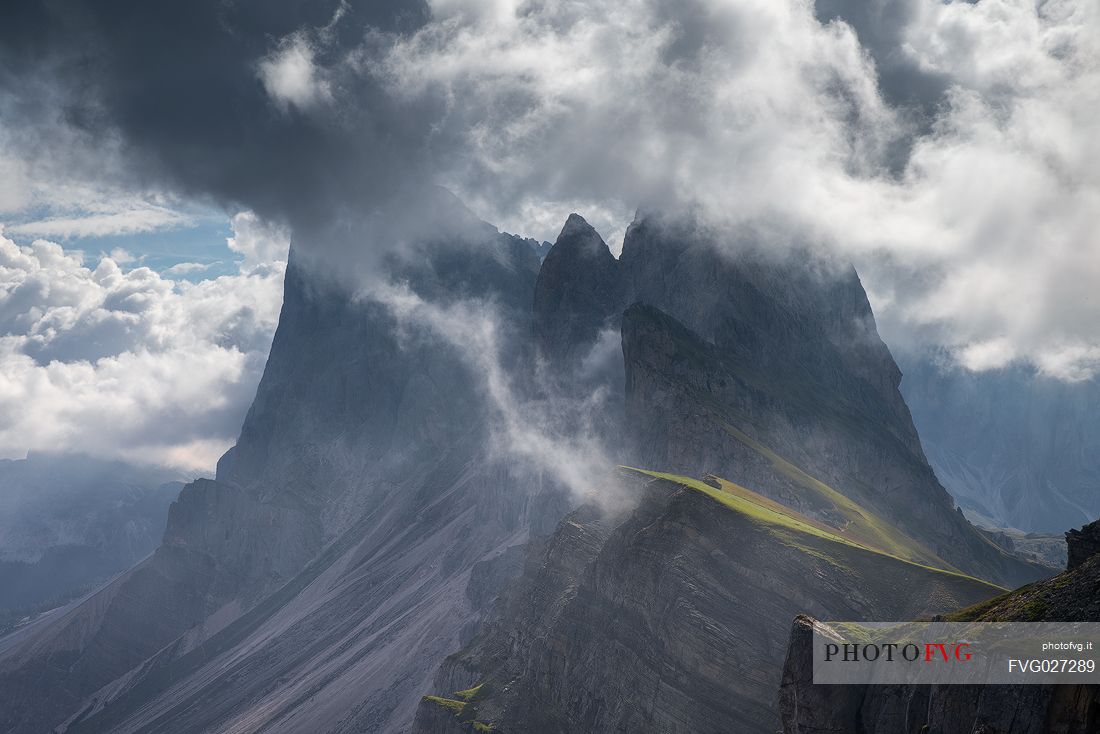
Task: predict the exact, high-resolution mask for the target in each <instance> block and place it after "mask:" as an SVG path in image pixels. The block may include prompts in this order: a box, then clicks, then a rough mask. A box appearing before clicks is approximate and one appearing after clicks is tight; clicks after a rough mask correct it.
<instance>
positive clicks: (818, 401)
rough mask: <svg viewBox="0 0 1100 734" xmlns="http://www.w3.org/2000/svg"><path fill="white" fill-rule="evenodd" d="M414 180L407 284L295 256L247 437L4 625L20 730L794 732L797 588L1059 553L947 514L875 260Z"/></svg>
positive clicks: (926, 602) (850, 607)
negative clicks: (521, 202)
mask: <svg viewBox="0 0 1100 734" xmlns="http://www.w3.org/2000/svg"><path fill="white" fill-rule="evenodd" d="M423 207H424V216H425V219H427V220H434V221H437V222H444V223H446V224H447V231H448V232H449V233H450V234H449V235H448V236H446V237H441V236H433V237H426V238H423V240H421V241H418V242H416V243H413V245H412V246H411V247H410V248H407V249H405V250H402V251H399V252H394V253H391V255H390V256H387V257H386V258H382V259H380V262H382V263H383V267H384V272H383V273H381V275H383V276H385V277H383V278H382V280H383V281H386V282H387V283H389V284H390V287H392V289H394V292H395V293H396V295H392V294H391V296H392V297H391V296H387V295H385V294H386V290H385V289H381V290H378V291H371V290H370V289H366V290H362V289H357V288H356V287H355V284H354V283H349V282H348V281H347V280H346V279H344V278H343V277H342V275H343V274H342V273H340V272H336V271H334V270H332V269H330V268H326V267H325V266H324V265H323V264H319V263H318V262H317V261H315V260H313V259H312V258H309V257H307V256H305V255H304V254H303V253H302V252H301V251H295V252H292V254H291V262H290V264H289V266H288V271H287V275H286V281H285V293H284V303H283V309H282V313H281V316H280V323H279V327H278V331H277V333H276V335H275V338H274V342H273V344H272V349H271V355H270V358H269V360H268V364H267V367H266V369H265V372H264V376H263V379H262V380H261V383H260V386H259V388H258V390H257V395H256V398H255V401H254V403H253V405H252V407H251V409H250V411H249V413H248V416H247V417H246V419H245V422H244V426H243V428H242V430H241V435H240V438H239V440H238V442H237V445H236V446H235V447H234V448H233V449H231V450H230V451H229V452H228V453H227V454H226V455H225V456H224V457H223V458H222V460H221V461H220V462H219V465H218V470H217V476H216V478H215V479H213V480H209V479H204V480H199V481H196V482H193V483H191V484H189V485H187V486H186V487H185V488H184V489H183V491H182V492H181V493H180V495H179V499H178V500H177V501H176V502H175V503H174V504H173V505H172V507H171V509H170V511H169V515H168V522H167V529H166V532H165V534H164V538H163V541H162V542H161V545H160V546H159V547H158V548H157V550H156V552H155V553H154V554H153V555H152V556H150V557H149V558H147V559H146V560H144V561H142V562H141V563H139V564H138V565H136V566H134V567H133V568H132V569H130V570H129V571H127V572H126V573H124V574H122V575H120V576H119V577H117V578H115V579H114V580H112V581H111V582H110V583H109V584H107V585H105V586H103V587H102V588H101V589H99V590H98V591H96V592H95V593H94V594H91V595H90V596H88V597H87V598H86V599H84V600H81V601H79V602H77V603H74V604H71V605H69V606H68V607H66V608H64V609H61V610H58V611H57V612H55V613H53V614H51V615H48V616H47V617H45V618H42V619H40V620H36V621H35V622H32V623H30V624H28V625H25V626H24V627H22V628H20V629H19V630H17V631H16V632H15V633H13V634H10V635H8V636H6V637H3V638H0V698H2V699H3V700H4V702H5V705H4V706H3V707H0V731H3V732H39V731H44V730H49V729H51V728H54V727H57V728H58V730H59V731H65V732H97V733H99V732H138V731H142V732H153V731H156V732H195V731H233V732H259V731H263V732H287V733H291V732H302V731H310V732H409V731H416V732H452V731H453V732H458V731H486V730H489V729H491V730H493V731H501V732H517V733H518V732H581V731H585V732H587V731H647V730H661V731H674V732H680V731H682V732H719V731H723V732H728V731H746V732H751V731H774V729H775V727H776V726H777V725H778V723H779V714H778V712H777V710H776V708H775V706H774V701H775V692H776V690H777V689H778V686H779V683H780V678H781V674H782V665H783V660H784V656H785V654H786V645H787V633H788V631H789V628H790V623H791V620H792V619H793V617H794V615H796V614H798V613H802V612H808V613H811V614H818V615H826V616H828V615H840V616H853V617H857V618H890V617H897V616H914V615H918V614H931V613H943V612H947V611H950V610H952V609H956V608H958V607H961V606H966V605H969V604H972V603H974V602H978V601H981V600H984V599H987V598H990V597H993V596H996V595H997V594H1000V593H1003V591H1004V590H1005V588H1011V587H1016V586H1019V585H1021V584H1024V583H1027V582H1031V581H1035V580H1037V579H1040V578H1043V577H1045V576H1048V575H1050V574H1051V573H1053V569H1050V568H1049V567H1048V566H1044V565H1041V564H1038V563H1036V562H1034V561H1033V560H1029V559H1027V558H1024V557H1022V556H1021V555H1019V554H1017V553H1014V552H1012V551H1011V550H1009V549H1007V548H1006V547H1004V546H1003V545H1000V544H998V543H996V542H994V541H993V540H992V539H991V537H990V536H989V535H988V534H986V533H983V532H981V531H979V530H977V529H976V528H975V527H974V526H972V525H971V524H970V523H969V522H968V521H967V520H966V519H965V518H964V517H963V515H962V514H961V513H960V512H959V511H957V510H956V508H955V505H954V502H953V500H952V498H951V497H950V496H949V494H948V493H947V491H945V489H944V488H943V486H942V485H941V484H940V483H939V482H938V481H937V479H936V476H935V474H934V473H933V470H932V467H931V466H930V465H929V463H928V461H927V460H926V458H925V455H924V451H923V449H922V446H921V442H920V439H919V438H918V436H917V431H916V429H915V427H914V425H913V421H912V419H911V418H910V414H909V409H908V407H907V406H906V404H905V402H904V400H903V399H902V396H901V393H900V392H899V390H898V385H899V382H900V380H901V373H900V371H899V369H898V367H897V365H896V364H895V363H894V360H893V359H892V357H891V355H890V353H889V351H888V350H887V349H886V347H885V345H884V344H883V343H882V341H881V340H880V339H879V337H878V334H877V331H876V328H875V323H874V317H873V314H872V313H871V309H870V306H869V304H868V302H867V298H866V295H865V293H864V291H863V288H862V285H861V284H860V282H859V279H858V277H857V276H856V273H855V272H854V271H853V270H852V269H851V267H850V266H847V265H845V264H838V263H834V262H832V261H829V260H826V259H823V258H821V257H818V256H815V255H813V253H809V252H799V251H795V252H790V253H782V254H769V253H766V252H762V251H758V250H756V249H754V248H753V247H751V246H746V245H743V244H740V245H737V246H736V247H735V246H734V244H735V241H736V239H737V238H736V237H735V236H734V234H733V233H725V232H715V231H712V230H709V229H708V228H706V227H703V226H701V225H700V224H699V223H698V222H694V221H692V220H690V219H680V218H668V217H664V216H662V215H660V214H657V213H641V214H639V216H638V218H637V219H636V220H635V222H634V223H633V224H632V225H631V227H630V228H629V230H628V232H627V235H626V239H625V242H624V246H623V253H622V256H621V257H620V258H618V259H616V258H614V257H612V255H611V253H610V251H609V250H608V248H607V246H606V244H604V242H603V241H602V240H601V238H600V237H599V235H598V234H597V233H596V232H595V230H593V229H592V228H591V227H590V226H589V225H588V224H587V222H585V221H584V219H583V218H581V217H580V216H577V215H573V216H571V217H570V218H569V220H568V221H567V222H566V223H565V225H564V227H563V229H562V232H561V235H560V236H559V237H558V238H557V241H556V242H555V243H554V245H553V247H552V248H551V249H550V250H549V252H548V253H547V254H546V255H545V257H544V258H542V257H540V254H539V253H538V252H537V248H536V247H535V246H533V245H532V244H531V242H530V241H526V240H523V239H522V238H519V237H515V236H512V235H508V234H502V233H499V232H498V231H497V230H496V229H495V228H493V227H491V226H489V225H487V224H485V223H484V222H480V221H478V220H477V219H476V218H475V217H473V215H472V214H470V213H469V212H468V211H466V210H465V209H464V208H463V207H461V205H459V204H458V203H457V202H455V201H453V200H452V199H450V198H446V197H443V198H439V197H437V196H436V195H429V196H427V197H426V199H425V201H424V202H423ZM489 332H491V338H490V336H486V334H487V333H489ZM470 340H473V341H472V342H471V341H470ZM502 426H504V428H503V429H502ZM505 429H507V430H505ZM582 449H583V450H585V451H586V452H587V453H586V458H585V460H583V461H582V460H581V457H580V456H579V455H578V453H577V452H578V451H580V450H582ZM593 456H595V457H601V459H600V461H592V460H591V459H592V457H593ZM620 465H621V466H623V467H634V468H633V469H627V468H623V469H619V468H617V467H618V466H620Z"/></svg>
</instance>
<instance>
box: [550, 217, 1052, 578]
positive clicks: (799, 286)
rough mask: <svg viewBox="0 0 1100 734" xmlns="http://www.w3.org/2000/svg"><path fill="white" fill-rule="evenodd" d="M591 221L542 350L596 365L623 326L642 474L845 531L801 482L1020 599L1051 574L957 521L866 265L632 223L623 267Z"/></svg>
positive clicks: (651, 220) (686, 226) (568, 261)
mask: <svg viewBox="0 0 1100 734" xmlns="http://www.w3.org/2000/svg"><path fill="white" fill-rule="evenodd" d="M582 222H583V220H581V219H580V218H579V217H576V215H574V216H573V217H572V218H571V219H570V221H569V223H568V224H567V225H566V227H565V229H563V232H562V237H560V238H559V240H558V242H557V243H555V247H554V250H552V251H551V253H550V255H548V256H547V260H546V263H545V264H544V266H543V272H544V273H547V271H548V270H549V271H550V273H553V274H555V277H551V276H550V275H549V274H547V275H546V276H545V277H543V276H540V285H549V284H551V283H554V282H556V281H557V280H560V279H562V277H564V276H561V275H560V274H562V273H568V274H573V275H571V276H570V278H569V280H570V282H571V283H574V285H573V286H572V288H573V290H572V291H570V292H569V296H568V297H567V298H559V299H556V300H554V299H551V298H548V297H546V298H542V299H538V298H536V315H535V318H536V323H548V324H554V325H557V327H558V328H561V329H563V330H564V331H562V332H561V333H557V332H555V333H556V334H557V336H556V337H554V338H553V339H550V340H549V341H547V340H546V339H544V340H543V341H542V342H541V345H542V347H543V349H544V351H548V352H550V353H561V352H562V349H561V348H560V347H559V346H556V345H558V344H559V343H560V342H562V340H565V341H567V342H569V343H572V344H574V345H580V346H579V347H578V346H574V349H575V350H581V351H582V352H583V349H582V347H589V348H590V347H591V345H592V344H593V343H594V342H595V341H596V339H597V334H598V332H599V329H600V328H601V327H603V326H605V325H607V324H613V323H614V324H617V325H619V326H620V327H621V329H622V345H623V352H624V356H625V367H626V385H625V391H624V395H625V407H624V412H625V418H624V420H625V424H624V425H625V426H626V430H625V431H624V433H625V434H626V435H627V436H628V437H630V439H631V440H632V441H633V450H632V451H628V453H627V456H628V457H629V460H630V461H633V462H635V463H639V464H641V465H645V466H655V467H661V468H664V469H669V470H675V471H683V472H687V473H699V472H704V471H710V472H714V473H716V474H720V475H723V476H727V477H730V478H731V479H734V480H735V481H740V482H742V483H747V484H748V485H749V486H751V487H752V488H753V489H755V490H757V491H760V492H762V493H764V494H768V495H769V496H774V497H776V498H777V499H780V500H781V501H783V502H785V503H787V504H789V505H791V506H794V507H797V508H799V509H800V510H802V511H805V512H808V513H810V514H814V513H816V512H819V511H820V512H824V513H826V514H824V515H822V517H823V518H824V519H829V517H830V515H829V513H830V512H833V514H835V512H834V510H833V508H831V507H828V506H825V507H822V506H821V504H820V503H819V502H817V501H816V500H815V499H814V496H815V495H816V494H817V493H814V492H810V493H808V492H807V491H806V488H805V486H804V484H805V482H802V481H800V479H799V478H798V477H794V478H792V476H791V475H792V469H793V470H794V473H796V474H797V473H801V474H807V475H810V476H811V477H812V478H814V479H816V480H820V482H822V483H824V484H825V485H827V487H828V488H829V489H830V490H835V492H837V493H839V494H840V495H842V496H843V498H847V499H849V500H852V501H855V502H856V503H858V504H860V505H862V506H864V507H866V508H868V509H871V510H873V511H874V512H876V513H877V514H879V515H880V516H881V517H882V518H884V520H885V521H886V522H888V523H890V524H892V525H894V526H896V527H897V528H899V529H900V531H901V532H902V533H903V534H906V535H908V536H909V537H911V538H912V539H914V540H916V541H917V542H918V543H920V544H922V545H923V546H925V547H926V548H927V549H928V550H929V551H930V552H931V553H932V554H934V555H936V556H939V557H940V558H942V559H943V560H944V561H946V562H947V563H948V564H950V565H951V566H953V567H955V568H958V569H962V570H965V571H967V572H969V573H974V574H977V575H979V576H982V577H984V578H988V579H990V580H993V581H995V582H998V583H1003V584H1006V585H1010V586H1011V585H1018V584H1020V583H1024V582H1026V581H1030V580H1034V579H1036V578H1039V577H1041V576H1043V575H1048V574H1049V570H1048V569H1045V568H1041V567H1040V566H1039V565H1038V564H1031V563H1025V562H1022V561H1021V560H1020V559H1019V558H1017V557H1015V556H1014V555H1013V554H1011V553H1009V552H1006V551H1005V550H1004V549H1002V548H999V547H997V546H996V545H995V544H993V543H992V542H990V541H989V539H988V538H987V537H986V536H984V535H983V534H981V533H979V532H977V531H976V530H975V529H974V527H973V526H971V525H970V523H968V522H967V521H966V520H965V519H964V518H963V517H962V516H961V515H959V513H957V512H956V511H955V508H954V503H953V501H952V499H951V497H950V496H949V495H948V494H947V492H946V491H945V490H944V489H943V487H942V486H941V485H940V484H939V482H938V481H937V480H936V477H935V475H934V474H933V472H932V469H931V467H930V466H929V464H928V461H927V460H926V458H925V456H924V452H923V450H922V448H921V444H920V439H919V438H918V436H917V432H916V429H915V428H914V426H913V422H912V419H911V417H910V415H909V411H908V408H907V407H906V405H905V403H904V401H903V400H902V398H901V394H900V392H899V390H898V385H899V382H900V380H901V373H900V371H899V370H898V367H897V365H896V364H895V363H894V361H893V359H892V358H891V356H890V353H889V350H887V348H886V346H885V345H884V344H883V342H882V340H881V339H880V338H879V336H878V333H877V331H876V330H875V323H874V316H873V314H872V312H871V308H870V305H869V304H868V302H867V297H866V294H865V293H864V290H863V287H862V285H861V284H860V282H859V279H858V277H857V276H856V274H855V272H854V271H853V270H852V269H851V268H850V267H847V266H844V267H841V266H838V265H837V264H835V263H832V262H829V261H826V260H824V259H821V258H819V257H816V256H815V255H814V254H813V253H808V252H787V253H764V252H760V251H759V250H756V249H754V248H753V247H752V246H751V245H747V244H744V243H738V242H736V241H730V240H729V238H726V239H723V238H722V236H721V235H720V234H716V233H714V232H711V231H708V230H706V229H705V228H702V227H700V226H698V225H696V224H693V223H691V222H687V221H683V220H672V221H670V220H667V219H664V218H661V217H660V216H656V215H653V216H639V218H638V219H637V220H636V221H635V222H634V224H632V225H631V227H630V228H629V229H628V231H627V234H626V238H625V240H624V244H623V254H622V257H621V259H620V260H619V261H617V262H616V261H614V260H613V259H611V255H610V252H609V251H608V249H607V246H606V245H605V244H603V242H602V241H600V240H599V238H598V235H597V234H596V233H595V232H594V231H592V230H591V228H590V227H587V226H586V225H582ZM592 263H599V266H598V267H596V266H594V265H593V264H592ZM551 266H552V267H551ZM582 288H586V289H588V291H587V294H586V293H584V292H582V291H581V289H582ZM614 297H618V299H619V300H618V303H617V305H616V304H614V303H613V299H614ZM632 303H640V304H645V305H646V306H649V307H651V308H650V309H649V310H647V309H646V308H643V307H632V308H630V309H628V308H627V307H628V306H629V305H630V304H632ZM624 313H625V314H626V316H625V317H624V316H623V314H624ZM544 333H548V332H545V331H544ZM570 340H571V341H570ZM686 355H692V357H691V358H685V357H686ZM570 368H572V369H577V366H576V364H575V361H574V363H573V364H572V365H566V366H565V367H563V369H570ZM608 389H609V391H611V392H615V391H616V390H617V389H619V386H618V384H617V383H615V382H611V383H609V385H608Z"/></svg>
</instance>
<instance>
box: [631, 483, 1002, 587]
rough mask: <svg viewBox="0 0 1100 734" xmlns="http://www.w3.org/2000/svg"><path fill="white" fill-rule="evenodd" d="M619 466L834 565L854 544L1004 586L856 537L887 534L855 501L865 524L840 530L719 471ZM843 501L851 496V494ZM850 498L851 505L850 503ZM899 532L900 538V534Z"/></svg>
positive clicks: (938, 570)
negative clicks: (691, 494)
mask: <svg viewBox="0 0 1100 734" xmlns="http://www.w3.org/2000/svg"><path fill="white" fill-rule="evenodd" d="M623 468H624V469H625V470H627V471H629V472H635V473H637V474H641V475H644V476H648V477H652V478H653V479H656V480H662V481H666V482H671V483H673V484H678V485H680V486H682V487H685V488H688V489H691V490H694V491H696V492H700V493H702V494H704V495H706V496H707V497H709V498H711V499H713V500H714V501H716V502H718V503H720V504H721V505H723V506H724V507H726V508H728V509H730V510H733V511H734V512H737V513H739V514H741V515H743V516H745V517H747V518H748V519H749V520H751V521H753V522H755V523H757V524H761V525H763V526H765V527H766V528H767V529H768V530H769V532H771V533H772V534H773V535H775V536H776V537H778V538H779V539H780V540H782V541H783V542H784V543H786V544H787V545H792V546H795V547H797V548H799V549H800V550H802V551H804V552H807V553H809V554H810V555H813V556H815V557H819V558H824V559H826V560H829V561H830V562H832V563H834V564H835V565H840V566H847V565H848V564H849V563H850V562H851V553H852V551H853V550H855V551H857V552H862V553H871V554H876V555H879V556H885V557H886V558H890V559H892V560H893V561H896V562H900V563H904V564H908V565H910V566H916V567H919V568H922V569H925V570H927V571H930V572H934V573H937V574H943V575H944V577H945V579H947V578H953V579H958V580H962V581H965V582H967V583H976V584H981V585H983V586H987V587H988V588H989V590H990V593H996V592H998V591H1004V589H1002V588H1001V587H999V586H995V585H993V584H990V583H988V582H985V581H982V580H980V579H976V578H974V577H972V576H968V575H966V574H964V573H961V572H959V571H957V570H952V569H950V568H943V567H942V566H932V565H929V564H926V563H921V562H919V561H915V560H912V559H910V558H905V557H902V556H900V555H897V554H895V553H892V552H890V550H889V548H882V547H879V546H876V545H874V544H872V543H867V542H862V541H861V540H859V539H857V538H858V537H861V536H864V535H871V536H873V537H889V536H888V535H885V534H881V533H880V534H879V535H874V533H871V532H869V531H868V530H867V528H868V527H870V528H874V527H875V526H874V525H871V524H870V522H869V520H868V519H867V518H871V519H875V520H878V518H875V517H874V515H872V514H871V513H867V512H866V511H865V510H863V509H862V508H859V507H858V506H855V507H854V509H853V510H852V512H853V517H854V520H853V522H855V519H859V518H863V519H864V522H865V523H866V525H862V526H860V527H859V530H861V531H862V532H860V533H858V534H857V533H853V532H852V529H851V528H850V527H849V528H846V529H845V530H844V531H841V530H839V529H837V528H833V527H830V526H828V525H826V524H825V523H822V522H820V521H817V520H814V519H812V518H809V517H807V516H805V515H803V514H801V513H799V512H797V511H796V510H792V509H791V508H789V507H785V506H784V505H782V504H780V503H778V502H775V501H774V500H770V499H768V498H766V497H763V496H762V495H759V494H757V493H756V492H753V491H752V490H750V489H747V488H745V487H742V486H740V485H737V484H734V483H733V482H728V481H726V480H724V479H721V478H718V477H709V478H708V479H710V480H711V481H713V482H714V484H717V485H718V486H717V487H716V486H714V485H713V484H710V483H707V482H704V481H701V480H698V479H692V478H691V477H685V476H681V475H678V474H669V473H665V472H658V471H651V470H648V469H636V468H633V467H623ZM822 486H824V485H822ZM845 499H847V498H845ZM847 501H848V502H850V500H847ZM852 504H853V505H854V503H852ZM878 522H880V523H881V522H883V521H881V520H878ZM902 537H903V538H904V536H902ZM939 563H940V564H942V563H943V562H942V561H939ZM943 565H946V564H943Z"/></svg>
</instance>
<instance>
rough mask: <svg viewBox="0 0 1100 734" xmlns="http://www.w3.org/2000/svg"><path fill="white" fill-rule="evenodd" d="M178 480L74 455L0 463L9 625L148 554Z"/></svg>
mask: <svg viewBox="0 0 1100 734" xmlns="http://www.w3.org/2000/svg"><path fill="white" fill-rule="evenodd" d="M179 479H180V477H179V475H177V474H176V473H175V472H171V471H167V470H158V469H148V468H142V467H135V466H131V465H128V464H125V463H123V462H118V461H104V460H100V459H94V458H91V457H87V456H79V455H58V454H39V453H35V454H31V455H30V456H28V457H27V458H26V459H22V460H17V461H13V460H3V461H0V618H2V619H5V620H6V624H8V625H10V624H14V623H16V622H18V621H19V618H20V617H22V616H24V615H25V614H29V613H32V612H34V611H36V610H38V609H41V608H45V607H48V606H50V605H51V604H52V605H54V606H56V605H57V604H60V603H61V602H63V601H66V600H68V599H69V598H72V596H74V595H76V594H78V593H80V592H82V591H87V590H89V589H90V588H91V587H92V586H94V585H96V584H98V583H100V582H102V581H103V580H104V579H106V578H108V577H110V576H112V575H114V574H116V573H118V572H120V571H124V570H126V569H127V568H129V567H130V566H132V565H133V564H134V563H136V562H137V561H139V560H141V559H142V558H144V557H145V556H147V555H149V554H150V553H152V552H153V550H154V549H155V548H156V547H157V545H158V544H159V543H160V539H161V536H162V535H163V533H164V524H165V521H166V520H167V517H168V505H170V504H171V503H172V501H173V500H174V499H175V498H176V495H178V494H179V491H180V489H181V488H182V487H183V482H182V481H179ZM0 629H2V627H0Z"/></svg>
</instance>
